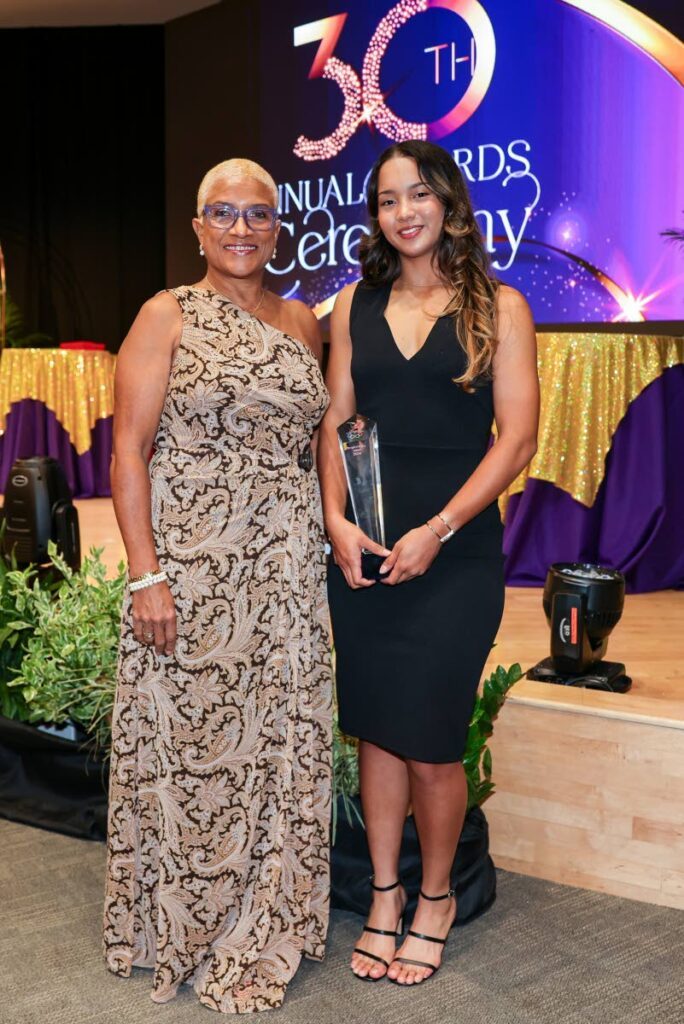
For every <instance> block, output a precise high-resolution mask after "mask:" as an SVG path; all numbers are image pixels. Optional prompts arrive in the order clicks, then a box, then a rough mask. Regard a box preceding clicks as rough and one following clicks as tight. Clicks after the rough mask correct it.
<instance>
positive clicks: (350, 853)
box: [332, 797, 496, 925]
mask: <svg viewBox="0 0 684 1024" xmlns="http://www.w3.org/2000/svg"><path fill="white" fill-rule="evenodd" d="M354 802H355V804H356V807H357V809H358V810H359V812H360V811H361V806H360V803H359V801H358V797H355V798H354ZM370 873H371V864H370V859H369V856H368V844H367V842H366V831H365V829H364V828H363V827H362V826H361V825H360V824H359V823H358V820H356V819H355V824H354V827H353V828H352V827H351V826H350V824H349V822H348V821H347V816H346V814H345V811H344V807H343V805H342V801H341V800H338V806H337V835H336V838H335V845H334V846H333V850H332V905H333V907H336V908H337V909H338V910H353V911H354V912H355V913H357V914H360V915H361V916H362V917H365V916H366V915H367V914H368V911H369V909H370V902H371V888H370V878H369V876H370ZM399 873H400V875H401V880H402V882H403V884H404V886H405V888H406V892H407V894H408V904H407V910H408V913H409V916H410V915H411V914H412V913H413V911H414V910H415V908H416V902H417V899H418V888H419V886H420V846H419V843H418V836H417V834H416V827H415V825H414V822H413V818H412V817H411V818H407V820H406V824H405V825H404V835H403V839H402V846H401V858H400V861H399ZM451 884H452V886H453V887H454V889H455V890H456V898H457V901H458V909H457V915H456V924H458V925H462V924H467V923H468V922H469V921H472V920H473V919H474V918H476V917H478V916H479V915H480V914H483V913H484V912H485V910H488V909H489V907H491V905H492V903H493V902H494V900H495V899H496V872H495V870H494V864H493V863H492V858H491V857H490V856H489V830H488V827H487V819H486V818H485V816H484V813H483V812H482V809H481V808H480V807H473V808H472V810H470V811H469V812H468V814H467V815H466V820H465V823H464V825H463V832H462V833H461V838H460V841H459V844H458V848H457V850H456V858H455V860H454V866H453V870H452V876H451ZM435 895H437V894H436V893H435Z"/></svg>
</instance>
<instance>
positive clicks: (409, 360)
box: [382, 284, 444, 363]
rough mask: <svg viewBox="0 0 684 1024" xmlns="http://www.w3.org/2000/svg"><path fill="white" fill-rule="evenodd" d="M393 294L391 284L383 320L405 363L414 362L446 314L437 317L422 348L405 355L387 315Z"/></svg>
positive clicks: (393, 345) (384, 307)
mask: <svg viewBox="0 0 684 1024" xmlns="http://www.w3.org/2000/svg"><path fill="white" fill-rule="evenodd" d="M391 296H392V285H391V284H390V286H389V290H388V292H387V298H386V299H385V305H384V306H383V309H382V320H383V323H384V324H385V327H386V328H387V334H388V335H389V339H390V341H391V343H392V347H393V348H394V349H395V350H396V352H397V354H398V355H399V356H400V358H401V359H402V360H403V362H405V363H412V362H413V360H414V359H416V358H417V357H418V356H419V355H420V353H421V352H422V351H423V349H424V348H425V346H426V345H427V344H428V342H429V341H430V338H431V337H432V335H433V332H434V330H435V327H436V326H437V324H438V323H439V321H440V320H441V319H442V317H443V316H444V314H443V313H440V315H439V316H438V317H436V318H435V322H434V323H433V325H432V327H431V328H430V330H429V331H428V332H427V334H426V335H425V339H424V341H423V344H422V345H421V346H420V348H418V349H416V351H415V352H414V353H413V355H412V356H405V355H404V353H403V352H402V351H401V349H400V348H399V346H398V345H397V340H396V338H395V337H394V331H393V330H392V328H391V326H390V322H389V320H388V319H387V315H386V314H387V307H388V306H389V300H390V298H391Z"/></svg>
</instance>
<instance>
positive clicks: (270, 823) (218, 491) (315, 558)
mask: <svg viewBox="0 0 684 1024" xmlns="http://www.w3.org/2000/svg"><path fill="white" fill-rule="evenodd" d="M173 294H174V295H175V296H176V298H177V300H178V302H179V304H180V307H181V310H182V313H183V333H182V338H181V342H180V345H179V348H178V352H177V354H176V356H175V358H174V362H173V366H172V369H171V375H170V380H169V387H168V391H167V395H166V400H165V404H164V409H163V412H162V416H161V421H160V424H159V429H158V433H157V437H156V441H155V447H156V451H155V454H154V456H153V458H152V461H151V464H150V478H151V485H152V522H153V528H154V535H155V539H156V544H157V551H158V554H159V562H160V564H161V566H162V567H163V568H164V569H165V570H166V572H167V573H168V575H169V580H170V587H171V590H172V593H173V595H174V598H175V602H176V609H177V615H178V642H177V645H176V651H175V653H174V654H173V655H172V656H158V655H157V654H156V653H155V652H154V650H151V649H150V648H149V647H147V646H144V645H142V644H139V643H138V642H137V641H136V639H135V637H134V635H133V632H132V629H131V625H130V601H127V603H126V605H125V607H124V613H123V624H122V639H121V655H120V665H119V681H118V689H117V700H116V708H115V714H114V721H113V751H112V770H111V793H110V812H109V813H110V818H109V857H108V870H107V885H106V899H105V928H104V944H105V958H106V963H107V966H108V967H109V968H110V970H112V971H114V972H115V973H117V974H120V975H129V974H130V972H131V969H132V968H133V967H149V968H152V969H153V970H154V987H153V994H152V998H153V999H154V1000H155V1001H157V1002H165V1001H167V1000H169V999H171V998H173V996H174V995H175V994H176V992H177V989H178V987H179V985H181V984H182V983H192V984H193V985H194V988H195V991H196V992H197V994H198V996H199V999H200V1001H201V1002H202V1003H203V1004H205V1005H206V1006H208V1007H211V1008H212V1009H215V1010H219V1011H222V1012H224V1013H239V1012H250V1011H255V1010H261V1009H270V1008H273V1007H277V1006H279V1005H280V1004H281V1003H282V1000H283V998H284V995H285V989H286V986H287V983H288V981H289V980H290V979H291V978H292V976H293V975H294V973H295V971H296V969H297V966H298V964H299V962H300V960H301V957H302V956H307V957H310V958H312V959H315V960H318V959H321V958H322V956H323V951H324V941H325V936H326V930H327V923H328V889H329V855H328V851H329V819H330V792H331V686H332V684H331V667H330V654H329V636H328V613H327V607H326V601H325V589H324V587H325V582H324V581H325V566H324V538H323V527H322V515H321V506H320V496H319V491H318V483H317V478H316V473H315V472H312V471H310V472H307V471H306V470H305V469H304V468H301V467H300V462H301V463H302V465H305V464H306V463H305V460H304V459H302V458H301V456H302V453H303V452H305V453H308V445H309V441H310V438H311V434H312V431H313V430H314V429H315V427H316V426H317V424H318V423H319V421H320V419H321V417H322V415H323V413H324V411H325V409H326V406H327V402H328V397H327V392H326V390H325V385H324V384H323V380H322V377H321V374H320V372H319V369H318V364H317V362H316V359H315V357H314V356H313V354H312V352H311V351H310V349H309V348H308V347H307V346H306V345H305V344H304V343H303V342H300V341H298V340H296V339H295V338H292V337H290V336H289V335H285V334H283V333H282V332H281V331H278V330H276V329H275V328H273V327H270V326H268V325H265V324H263V323H261V322H260V321H259V320H257V319H256V318H255V317H253V316H250V315H249V314H247V313H245V312H244V311H243V310H241V309H240V308H239V307H237V306H235V305H234V304H233V303H232V302H230V300H228V299H227V298H224V297H223V296H221V295H219V294H218V293H216V292H213V291H210V290H209V289H200V288H194V287H193V288H190V287H183V288H177V289H175V290H174V291H173Z"/></svg>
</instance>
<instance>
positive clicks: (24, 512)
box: [2, 456, 81, 569]
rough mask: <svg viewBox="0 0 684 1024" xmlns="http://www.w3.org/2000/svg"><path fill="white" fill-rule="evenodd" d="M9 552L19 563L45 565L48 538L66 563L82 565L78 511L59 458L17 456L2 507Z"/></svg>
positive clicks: (6, 550) (21, 564)
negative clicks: (19, 457)
mask: <svg viewBox="0 0 684 1024" xmlns="http://www.w3.org/2000/svg"><path fill="white" fill-rule="evenodd" d="M2 517H3V519H4V524H5V529H4V535H3V539H2V544H3V549H4V551H5V553H6V554H8V555H9V554H11V552H12V551H13V552H14V556H15V558H16V560H17V563H18V565H20V566H24V565H29V564H30V563H33V564H34V565H37V566H41V565H44V564H45V563H46V562H47V560H48V542H49V541H51V540H52V541H54V542H55V544H56V545H57V548H58V550H59V552H60V554H61V555H62V557H63V558H64V560H65V562H66V563H67V565H69V566H70V567H71V568H72V569H79V568H80V565H81V541H80V535H79V529H78V512H77V511H76V509H75V508H74V505H73V502H72V500H71V491H70V490H69V484H68V483H67V479H66V476H65V474H64V470H63V469H62V467H61V466H60V464H59V462H57V460H56V459H51V458H47V457H44V456H36V457H34V458H31V459H17V460H16V461H15V463H14V465H13V466H12V469H11V470H10V475H9V480H8V481H7V487H6V488H5V504H4V507H3V509H2Z"/></svg>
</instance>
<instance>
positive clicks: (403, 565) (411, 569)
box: [380, 526, 441, 586]
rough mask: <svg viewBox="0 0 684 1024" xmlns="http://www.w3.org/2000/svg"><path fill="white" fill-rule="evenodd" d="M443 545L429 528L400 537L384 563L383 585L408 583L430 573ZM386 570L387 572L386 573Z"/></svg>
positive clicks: (420, 528) (422, 527) (422, 528)
mask: <svg viewBox="0 0 684 1024" xmlns="http://www.w3.org/2000/svg"><path fill="white" fill-rule="evenodd" d="M440 547H441V544H440V543H439V541H438V540H437V538H436V537H435V535H434V533H432V531H431V530H429V529H428V527H427V526H418V527H416V529H415V530H409V532H408V533H405V534H404V536H403V537H400V538H399V540H398V541H397V543H396V544H395V545H394V547H393V548H392V550H391V551H390V553H389V555H388V556H387V558H386V559H385V561H384V562H383V563H382V566H381V567H380V571H381V572H382V573H383V576H382V580H381V582H382V583H389V585H390V586H393V585H394V584H395V583H406V582H407V580H412V579H415V578H416V576H422V575H423V574H424V573H426V572H427V571H428V569H429V568H430V566H431V565H432V563H433V562H434V560H435V558H436V557H437V555H438V553H439V549H440ZM385 570H391V571H387V572H386V573H385Z"/></svg>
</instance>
